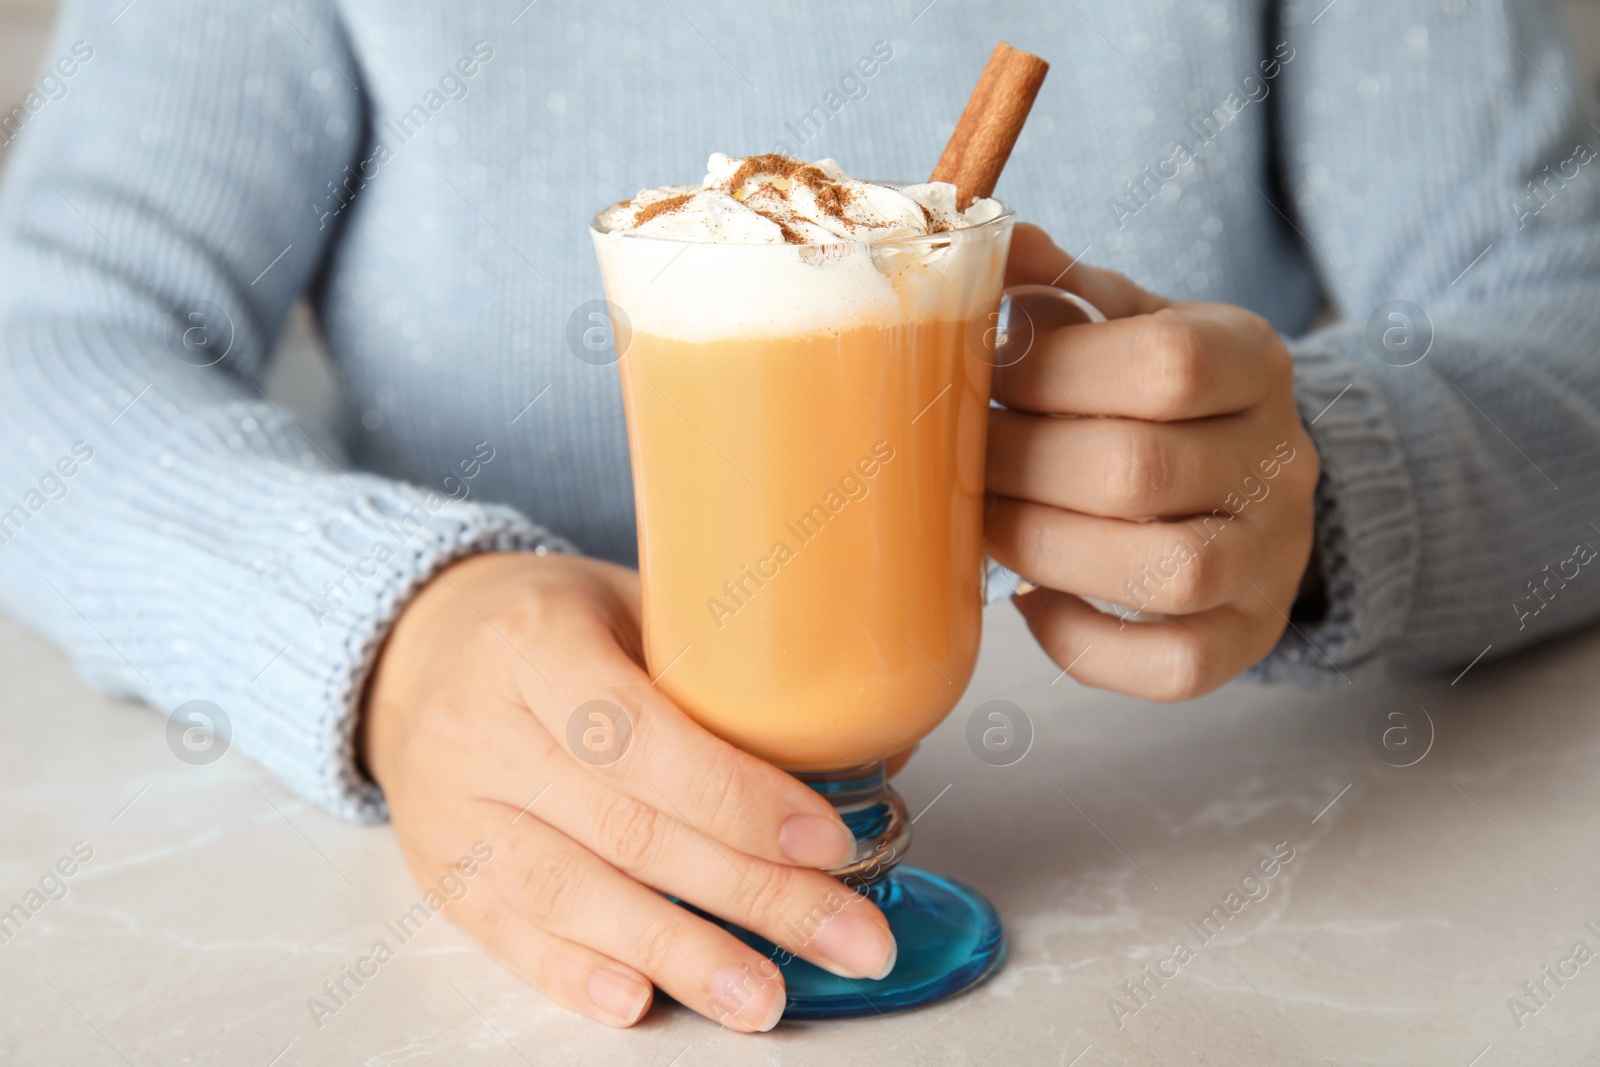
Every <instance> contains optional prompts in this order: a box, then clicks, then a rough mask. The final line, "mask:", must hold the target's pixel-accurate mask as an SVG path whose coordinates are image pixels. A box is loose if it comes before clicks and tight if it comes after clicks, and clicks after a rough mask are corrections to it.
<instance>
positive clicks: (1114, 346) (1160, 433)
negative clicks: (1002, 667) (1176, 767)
mask: <svg viewBox="0 0 1600 1067" xmlns="http://www.w3.org/2000/svg"><path fill="white" fill-rule="evenodd" d="M1006 284H1007V285H1022V284H1046V285H1056V286H1059V287H1061V288H1064V289H1069V290H1071V291H1072V292H1075V293H1077V294H1078V295H1080V296H1082V297H1084V298H1085V299H1087V300H1089V301H1090V302H1091V303H1093V304H1094V305H1095V306H1097V307H1098V308H1100V309H1101V310H1102V311H1103V312H1104V313H1105V314H1106V315H1107V316H1108V317H1109V318H1110V321H1108V322H1105V323H1097V324H1086V323H1083V321H1082V318H1081V317H1080V316H1072V315H1071V314H1070V311H1066V312H1065V313H1064V309H1063V308H1062V307H1061V306H1060V304H1061V302H1059V301H1056V300H1051V299H1048V298H1044V299H1037V298H1029V297H1026V296H1021V297H1019V298H1018V299H1017V300H1016V302H1015V304H1014V307H1013V328H1012V330H1011V332H1010V333H1011V338H1012V340H1011V341H1010V343H1009V344H1008V346H1007V347H1006V348H1002V349H1001V351H1000V353H999V354H998V355H997V357H996V360H995V362H996V364H997V366H996V368H995V375H994V397H995V399H997V400H998V401H999V402H1000V403H1002V404H1004V405H1005V409H1004V410H1000V409H996V410H993V411H991V412H990V422H989V459H988V472H987V479H988V480H987V489H988V492H989V493H990V500H989V507H988V515H987V520H986V528H985V534H986V537H987V540H988V546H989V551H990V552H991V553H992V554H993V556H994V557H995V558H996V559H997V560H999V561H1000V562H1001V563H1004V564H1005V565H1006V566H1008V567H1010V568H1012V569H1013V570H1015V571H1017V572H1019V573H1020V574H1022V575H1024V576H1025V577H1027V578H1028V579H1029V580H1030V581H1032V582H1035V583H1037V584H1038V585H1039V586H1040V587H1041V588H1039V589H1038V590H1036V591H1034V592H1031V593H1028V594H1026V595H1024V596H1020V597H1018V598H1017V601H1016V603H1017V607H1018V608H1019V609H1020V610H1021V612H1022V614H1023V616H1024V617H1025V618H1026V619H1027V620H1028V626H1029V627H1030V628H1031V629H1032V631H1033V633H1034V636H1035V637H1037V638H1038V640H1039V643H1040V644H1041V645H1042V646H1043V647H1044V649H1045V651H1046V652H1048V653H1049V654H1050V657H1051V658H1052V659H1053V660H1055V662H1056V663H1057V664H1059V665H1060V666H1062V667H1063V668H1069V670H1070V673H1071V674H1072V676H1073V677H1074V678H1075V679H1077V680H1078V681H1080V682H1083V683H1085V684H1088V685H1095V686H1101V687H1104V688H1107V689H1116V690H1120V691H1122V692H1125V693H1132V694H1134V695H1137V696H1142V697H1147V698H1149V699H1152V700H1185V699H1188V698H1190V697H1194V696H1199V695H1200V694H1202V693H1207V692H1210V691H1211V690H1213V689H1215V688H1217V687H1218V686H1220V685H1222V684H1223V683H1224V682H1226V681H1228V680H1229V679H1231V678H1232V677H1234V676H1235V675H1236V674H1238V673H1239V672H1240V671H1242V670H1244V669H1245V668H1246V667H1249V666H1250V665H1252V664H1254V663H1256V662H1257V661H1258V660H1260V659H1261V658H1262V657H1263V656H1265V655H1266V654H1267V653H1268V652H1269V651H1271V649H1272V647H1273V646H1274V645H1275V644H1276V643H1277V641H1278V638H1279V637H1280V636H1281V635H1282V634H1283V631H1284V628H1285V627H1286V626H1287V625H1288V622H1289V619H1288V615H1289V609H1290V607H1291V606H1292V605H1293V603H1294V601H1295V598H1296V596H1297V594H1298V592H1299V591H1300V588H1301V584H1302V579H1303V578H1304V576H1305V574H1306V568H1307V560H1308V559H1309V557H1310V554H1311V542H1312V494H1313V491H1314V489H1315V487H1316V484H1317V475H1318V471H1319V465H1318V458H1317V452H1316V449H1315V447H1314V446H1313V445H1312V443H1311V438H1310V437H1309V436H1308V435H1307V433H1306V430H1305V427H1304V426H1303V425H1301V420H1300V412H1299V409H1298V407H1297V406H1296V404H1295V394H1294V375H1293V369H1294V365H1293V360H1292V358H1291V357H1290V355H1289V352H1288V349H1287V348H1285V347H1284V344H1283V342H1282V340H1280V339H1279V337H1278V335H1277V334H1276V333H1275V332H1274V331H1273V329H1272V327H1271V326H1270V325H1268V323H1267V322H1266V321H1265V320H1264V319H1262V318H1261V316H1259V315H1256V314H1254V313H1252V312H1249V311H1246V310H1244V309H1243V308H1237V307H1233V306H1230V305H1226V304H1204V303H1173V302H1171V301H1168V300H1164V299H1162V298H1161V297H1158V296H1155V295H1153V294H1150V293H1147V292H1145V291H1144V290H1143V289H1140V288H1139V287H1138V286H1136V285H1134V284H1133V283H1132V282H1131V281H1129V280H1128V279H1127V278H1124V277H1123V276H1121V275H1119V274H1113V273H1110V272H1108V271H1103V270H1098V269H1095V268H1093V267H1088V266H1084V265H1082V264H1075V263H1074V262H1073V261H1072V258H1071V257H1070V256H1068V255H1067V254H1066V253H1065V252H1063V251H1062V250H1061V249H1059V248H1057V247H1056V246H1055V245H1054V244H1053V243H1052V242H1051V241H1050V238H1049V237H1048V236H1046V234H1045V233H1044V231H1043V230H1040V229H1038V228H1037V227H1034V226H1027V225H1022V226H1018V227H1017V231H1016V235H1015V237H1014V239H1013V242H1012V247H1011V258H1010V260H1009V262H1008V264H1007V268H1006ZM1019 312H1025V313H1026V315H1027V318H1028V319H1029V320H1031V323H1032V327H1033V328H1032V329H1031V330H1029V329H1027V328H1026V325H1023V326H1021V327H1020V328H1019V326H1018V324H1017V321H1016V320H1017V317H1018V315H1019ZM1011 345H1017V346H1026V347H1025V353H1026V354H1025V355H1023V354H1021V353H1017V352H1013V351H1009V350H1008V349H1009V348H1010V347H1011ZM1097 416H1103V417H1097ZM1139 520H1147V521H1139ZM1084 596H1087V597H1094V598H1097V599H1102V600H1111V601H1115V602H1117V603H1120V604H1125V605H1127V606H1128V607H1129V608H1130V609H1137V610H1138V611H1140V612H1141V613H1142V614H1144V615H1147V616H1148V615H1155V616H1164V618H1159V619H1157V620H1155V621H1150V622H1128V621H1125V620H1124V619H1121V618H1119V617H1118V616H1116V615H1108V614H1102V613H1101V612H1099V611H1097V610H1095V609H1094V608H1093V607H1090V606H1089V605H1088V604H1086V603H1084V602H1083V600H1081V599H1079V598H1080V597H1084Z"/></svg>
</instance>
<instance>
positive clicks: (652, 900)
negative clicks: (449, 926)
mask: <svg viewBox="0 0 1600 1067" xmlns="http://www.w3.org/2000/svg"><path fill="white" fill-rule="evenodd" d="M493 812H494V814H493V815H492V816H491V825H494V822H493V821H494V820H498V819H499V818H500V817H501V814H502V813H503V808H502V807H501V806H500V805H498V804H496V805H494V806H493ZM502 837H504V839H505V841H506V844H505V847H504V848H503V849H502V850H499V851H500V852H503V854H504V856H503V860H502V857H501V856H500V855H497V856H496V859H495V862H494V863H492V864H489V865H486V867H485V868H484V870H485V871H486V872H487V874H488V876H489V877H490V878H491V879H492V880H493V883H494V885H495V887H496V888H497V889H498V890H499V892H500V893H501V894H502V895H503V896H504V897H505V899H506V900H507V901H509V902H510V903H511V904H512V906H513V907H514V908H515V909H516V912H517V914H518V915H519V916H520V917H521V918H522V919H524V920H526V921H527V922H529V923H532V924H533V925H534V926H537V927H538V928H539V929H541V930H543V931H544V932H545V933H547V934H551V935H553V936H555V937H559V938H561V939H563V940H566V941H571V942H574V943H576V944H580V945H587V946H588V947H590V948H591V949H593V950H594V951H596V952H598V953H599V954H600V955H602V956H605V957H607V958H609V959H613V960H616V961H618V962H619V963H622V964H624V965H625V966H627V967H631V968H633V969H634V970H636V971H638V972H639V973H641V974H644V975H647V976H649V978H650V979H651V980H652V981H654V982H655V984H656V985H658V986H660V987H661V989H662V990H663V991H664V992H665V993H667V995H669V996H671V997H672V998H673V999H674V1000H676V1001H678V1002H679V1003H680V1004H684V1005H687V1006H688V1007H690V1008H693V1009H694V1010H695V1011H698V1012H700V1013H701V1014H702V1015H705V1016H707V1017H708V1018H711V1019H716V1020H718V1021H719V1022H722V1023H724V1024H725V1025H727V1026H729V1027H730V1028H732V1029H737V1030H744V1031H755V1030H770V1029H772V1027H773V1026H775V1025H776V1024H777V1022H778V1019H779V1017H780V1016H781V1015H782V1014H783V1007H784V1003H785V1000H784V984H783V976H782V975H781V974H780V973H779V972H778V970H777V967H776V966H775V965H774V964H773V963H772V961H771V960H769V959H767V958H766V957H765V956H763V955H761V954H760V953H759V952H756V951H755V950H754V949H752V948H750V947H749V946H748V945H746V944H744V943H743V942H741V941H739V940H738V939H737V938H735V937H734V936H733V935H732V934H729V933H728V932H727V931H725V930H722V929H720V928H718V927H717V926H714V925H713V924H711V923H709V922H707V921H706V920H704V919H702V918H700V917H699V916H697V915H692V914H690V913H689V912H687V911H685V910H684V909H683V908H680V907H678V906H677V905H676V904H674V903H672V902H671V901H669V900H667V899H666V898H665V897H663V896H661V895H660V894H658V893H656V892H653V891H652V890H650V889H647V888H645V887H644V886H642V885H640V884H639V883H638V882H635V881H634V880H633V879H631V878H629V877H627V876H626V875H624V874H621V873H620V872H618V871H617V870H616V869H614V868H613V867H611V866H609V865H608V864H606V863H605V862H603V861H602V860H600V859H599V858H598V857H596V856H595V855H594V854H593V853H592V852H590V851H588V850H587V849H585V848H583V847H582V846H580V845H579V844H577V843H576V842H574V841H573V840H571V839H570V838H568V837H567V836H566V835H564V834H562V833H560V832H559V831H557V830H555V829H553V828H551V827H549V826H546V825H545V824H544V823H542V822H539V821H538V820H537V819H532V818H524V819H522V820H520V821H519V822H517V824H516V825H515V826H514V827H511V828H510V830H509V831H506V832H504V833H502Z"/></svg>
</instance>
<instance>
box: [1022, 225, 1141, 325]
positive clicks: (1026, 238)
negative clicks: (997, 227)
mask: <svg viewBox="0 0 1600 1067" xmlns="http://www.w3.org/2000/svg"><path fill="white" fill-rule="evenodd" d="M1006 285H1007V286H1012V285H1054V286H1056V287H1057V288H1060V289H1067V290H1070V291H1071V292H1074V293H1077V294H1078V295H1079V296H1081V297H1083V298H1084V299H1085V300H1087V301H1089V303H1091V304H1093V305H1094V306H1095V307H1097V308H1099V309H1100V310H1101V311H1102V312H1103V313H1104V314H1105V316H1106V317H1107V318H1110V319H1120V318H1124V317H1126V316H1128V315H1146V314H1149V313H1150V312H1152V311H1155V310H1157V309H1158V308H1163V307H1166V306H1167V304H1168V301H1166V300H1164V299H1162V298H1161V297H1159V296H1156V295H1155V294H1154V293H1149V292H1146V291H1145V290H1143V289H1141V288H1139V286H1137V285H1135V284H1134V283H1133V282H1132V281H1131V280H1130V279H1129V278H1128V277H1126V276H1125V275H1122V274H1118V273H1116V272H1115V271H1109V270H1103V269H1101V268H1099V267H1091V266H1089V265H1088V264H1087V263H1082V262H1079V261H1078V259H1077V258H1076V257H1075V256H1073V255H1071V254H1070V253H1067V252H1064V251H1062V250H1061V249H1059V248H1057V247H1056V244H1055V242H1054V241H1052V240H1051V239H1050V235H1049V234H1047V233H1045V232H1044V231H1043V230H1041V229H1040V228H1039V227H1037V226H1034V225H1032V224H1030V223H1026V222H1024V223H1019V224H1018V225H1017V227H1016V229H1015V230H1013V231H1012V234H1011V253H1010V255H1009V257H1008V258H1007V259H1006Z"/></svg>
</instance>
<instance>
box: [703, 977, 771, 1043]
mask: <svg viewBox="0 0 1600 1067" xmlns="http://www.w3.org/2000/svg"><path fill="white" fill-rule="evenodd" d="M764 998H765V999H766V1000H767V1006H766V1007H765V1008H764V1009H763V1008H762V1006H761V1004H762V1000H763V999H764ZM711 999H712V1000H714V1001H715V1002H716V1003H718V1004H720V1005H721V1006H722V1007H724V1008H726V1009H727V1011H728V1014H729V1015H732V1016H733V1017H734V1018H735V1019H737V1020H739V1021H740V1022H741V1023H743V1024H744V1025H746V1026H748V1027H750V1029H752V1030H755V1031H756V1032H758V1033H766V1032H767V1031H768V1030H771V1029H772V1028H773V1027H774V1026H777V1025H778V1020H779V1019H781V1018H783V1009H784V1007H785V1005H786V1004H787V1000H786V999H785V997H784V995H783V987H782V985H780V984H778V981H777V978H776V969H774V977H773V978H769V979H764V978H762V977H761V976H760V975H758V974H756V972H754V971H752V970H751V969H750V967H749V966H748V965H744V966H740V965H734V964H730V965H728V966H727V967H722V968H719V969H718V970H717V971H716V973H714V974H713V975H712V976H711ZM722 1021H723V1022H724V1023H726V1022H727V1020H726V1019H723V1020H722Z"/></svg>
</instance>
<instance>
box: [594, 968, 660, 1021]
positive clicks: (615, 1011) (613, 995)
mask: <svg viewBox="0 0 1600 1067" xmlns="http://www.w3.org/2000/svg"><path fill="white" fill-rule="evenodd" d="M584 989H585V991H586V992H587V993H588V994H589V1002H590V1003H592V1004H593V1005H594V1006H595V1007H597V1008H599V1009H600V1011H601V1013H602V1014H604V1015H609V1016H610V1017H611V1018H613V1019H615V1020H616V1021H617V1022H619V1023H621V1024H623V1025H624V1026H632V1025H633V1024H634V1023H636V1022H638V1021H639V1016H641V1015H643V1014H644V1009H645V1005H647V1004H649V1003H650V987H649V986H648V985H646V984H644V983H643V982H641V981H639V980H638V979H637V978H634V977H633V976H631V975H627V974H623V973H621V972H620V971H612V970H606V969H602V970H598V971H595V972H594V973H593V974H591V975H590V976H589V981H588V983H587V984H586V985H585V986H584Z"/></svg>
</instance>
